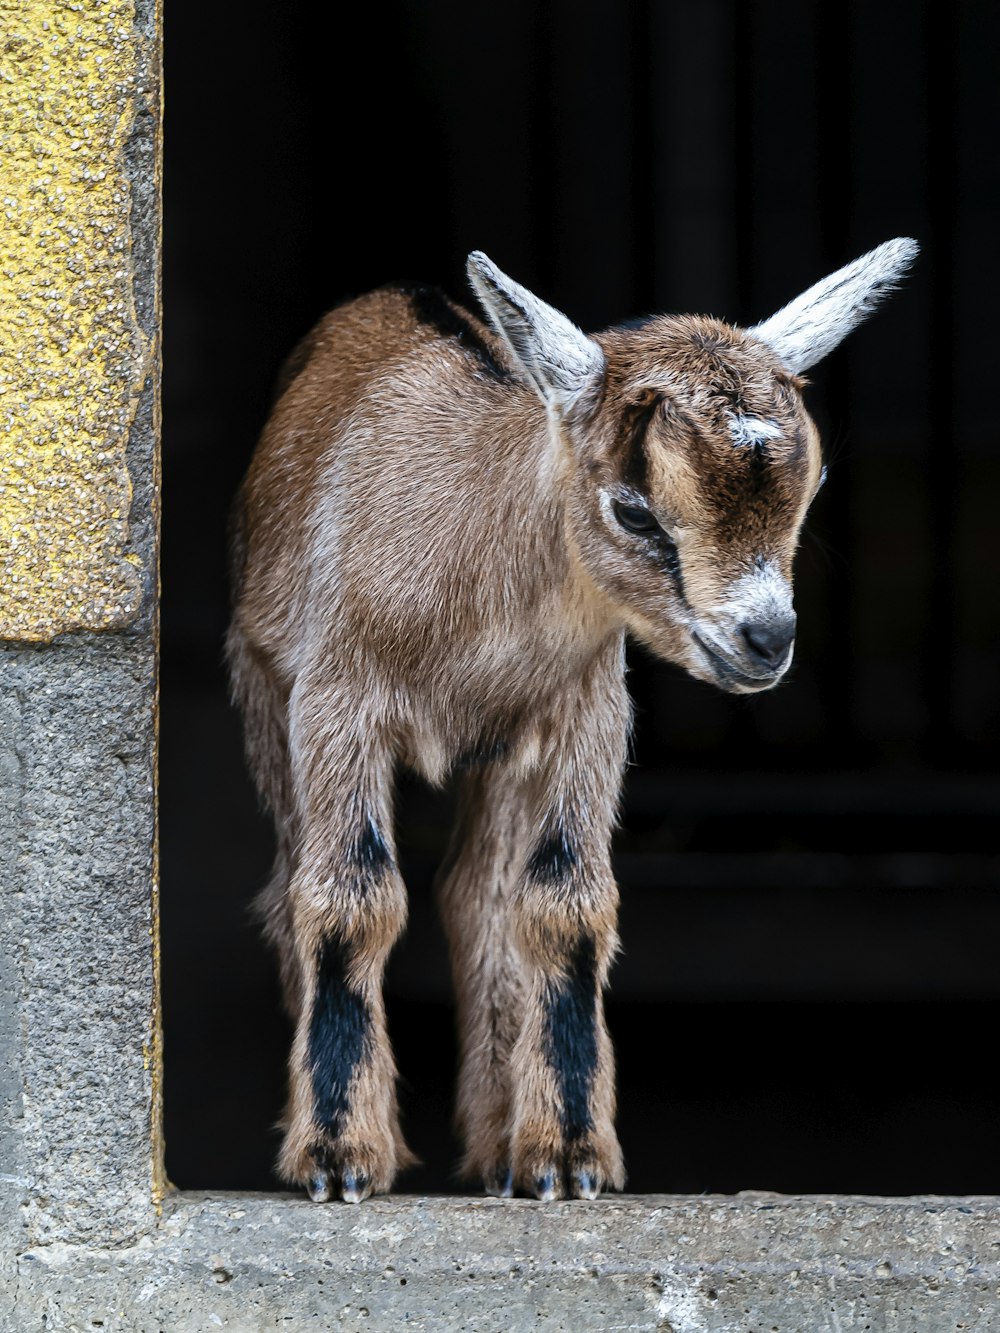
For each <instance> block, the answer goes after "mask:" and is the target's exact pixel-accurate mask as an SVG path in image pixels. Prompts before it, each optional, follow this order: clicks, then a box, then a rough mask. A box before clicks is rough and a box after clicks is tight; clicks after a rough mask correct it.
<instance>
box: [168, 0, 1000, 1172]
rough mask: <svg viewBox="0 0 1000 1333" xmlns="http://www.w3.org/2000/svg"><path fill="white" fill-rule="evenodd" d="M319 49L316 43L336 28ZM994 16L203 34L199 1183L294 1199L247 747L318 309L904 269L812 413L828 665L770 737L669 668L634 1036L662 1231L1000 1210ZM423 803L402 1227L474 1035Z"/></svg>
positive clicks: (194, 849) (186, 824) (924, 5)
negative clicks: (716, 1197) (261, 630)
mask: <svg viewBox="0 0 1000 1333" xmlns="http://www.w3.org/2000/svg"><path fill="white" fill-rule="evenodd" d="M307 15H308V16H307ZM997 50H1000V10H998V8H997V6H995V5H992V4H988V3H986V2H985V0H983V2H982V3H967V4H962V5H953V6H950V5H942V4H934V3H931V2H930V0H888V2H887V3H883V4H879V5H871V4H866V3H864V0H835V2H824V3H815V4H806V5H803V4H801V3H797V2H796V3H793V0H767V3H765V4H760V5H750V4H747V3H744V2H743V0H697V3H695V0H690V2H688V0H677V2H676V3H675V2H671V3H659V0H634V2H633V3H629V4H625V5H623V4H614V3H611V2H610V0H605V2H603V3H597V2H596V0H595V2H594V3H585V4H582V5H581V4H578V3H577V4H571V3H569V0H509V2H508V3H507V4H505V5H504V6H502V7H499V8H498V7H494V6H475V5H468V4H459V3H457V0H437V3H434V4H431V5H428V4H421V3H417V0H387V3H385V4H383V5H379V6H372V7H370V8H367V7H364V6H362V7H360V8H356V9H354V10H352V11H350V22H349V23H348V22H347V20H346V19H345V18H344V17H343V16H342V15H340V14H338V11H337V10H336V9H335V7H327V8H326V9H325V10H324V9H322V8H321V9H311V10H308V11H307V10H305V9H303V8H302V7H301V6H297V5H275V4H257V3H251V4H249V5H245V6H243V7H241V9H240V12H239V16H238V20H237V21H234V17H233V10H232V7H231V6H223V5H221V4H208V5H182V4H174V5H168V6H167V7H166V51H167V100H166V106H167V119H166V169H165V200H166V226H165V265H164V310H165V341H164V361H165V379H164V526H163V657H162V770H161V795H162V842H161V846H162V882H163V987H164V1007H163V1012H164V1024H165V1042H166V1045H165V1050H166V1078H165V1096H166V1133H167V1168H168V1172H169V1174H170V1176H171V1178H172V1179H173V1180H174V1182H175V1183H176V1184H178V1185H179V1186H182V1187H185V1188H209V1187H226V1188H244V1189H249V1188H252V1189H269V1188H277V1181H276V1180H275V1178H274V1177H273V1175H272V1174H271V1163H272V1160H273V1158H274V1155H275V1152H276V1148H277V1141H278V1140H277V1135H276V1132H275V1131H274V1129H273V1125H274V1122H275V1120H276V1119H277V1117H278V1115H279V1114H280V1110H281V1103H282V1098H283V1092H284V1061H285V1053H286V1048H287V1044H288V1040H289V1033H288V1031H287V1029H286V1024H285V1020H284V1019H283V1017H282V1015H281V1012H280V1007H279V1000H278V988H277V980H276V971H275V968H274V965H273V960H272V959H271V957H270V956H269V954H268V952H267V950H266V948H265V947H264V945H263V943H262V942H261V940H260V938H259V936H258V932H257V929H256V927H255V926H254V924H253V923H252V921H251V919H250V917H249V906H250V903H251V900H252V898H253V895H254V893H255V892H256V890H257V889H258V888H259V887H260V885H261V884H262V883H263V881H264V879H265V877H266V874H267V869H268V863H269V858H270V854H271V834H270V829H269V826H268V823H267V821H266V820H265V819H264V818H263V817H262V816H261V815H260V814H259V813H258V811H257V808H256V801H255V796H254V793H253V790H252V787H251V785H250V782H249V779H248V777H247V775H246V772H245V769H244V765H243V759H242V753H241V740H240V729H239V722H238V719H237V718H236V716H235V715H234V713H233V712H232V711H231V709H230V708H229V705H228V703H227V698H226V684H225V676H224V671H223V668H222V658H221V640H222V635H223V633H224V628H225V623H226V616H227V595H226V580H225V570H226V560H225V528H226V515H227V510H228V508H229V505H230V502H231V499H232V496H233V493H234V491H235V489H236V486H237V485H238V483H239V480H240V478H241V476H242V474H243V472H244V470H245V468H246V466H247V463H248V461H249V458H250V455H251V452H252V450H253V447H254V443H255V440H256V437H257V435H258V434H259V431H260V428H261V426H262V424H263V421H264V419H265V416H266V413H267V408H268V403H269V399H270V394H271V391H272V385H273V382H274V378H275V374H276V371H277V368H278V366H279V364H280V363H281V361H282V360H283V358H284V357H285V355H286V354H287V353H288V351H289V350H290V349H291V347H292V346H293V345H294V344H295V342H296V341H297V339H298V338H299V337H300V336H301V335H302V334H303V333H304V332H305V331H306V330H307V329H308V328H309V327H310V325H311V324H312V323H313V322H314V321H315V320H316V318H317V317H318V316H319V315H321V314H322V313H323V312H324V311H326V310H327V309H329V308H330V307H331V306H333V305H335V304H336V303H338V302H339V301H341V300H343V299H345V298H346V297H349V296H351V295H354V294H357V293H360V292H363V291H365V290H367V289H368V288H370V287H374V286H378V285H380V284H382V283H385V282H388V281H391V280H395V279H419V280H424V281H429V282H433V283H436V284H438V285H440V286H441V287H443V288H444V289H445V290H446V291H448V292H449V293H450V294H452V295H453V296H456V297H458V298H459V299H471V297H467V295H466V287H465V280H464V260H465V256H466V254H467V253H468V251H470V250H471V249H475V248H481V249H484V250H485V251H486V252H487V253H488V254H489V255H490V256H491V257H492V258H493V259H494V260H496V262H497V263H499V264H500V265H501V267H502V268H504V269H505V270H506V271H507V272H509V273H510V274H512V275H513V276H514V277H516V278H517V279H519V280H520V281H522V282H524V283H525V284H526V285H528V286H529V287H531V288H532V289H534V290H535V291H537V292H538V293H539V295H541V296H543V297H545V298H546V299H548V300H550V301H551V302H553V303H554V304H556V305H557V306H559V307H560V308H562V309H564V310H565V311H566V312H567V313H568V314H569V315H570V316H571V317H572V318H573V319H574V320H576V321H577V322H578V323H580V324H581V325H582V326H583V327H584V328H590V329H596V328H600V327H602V326H605V325H608V324H610V323H613V322H616V321H619V320H622V319H624V318H627V317H630V316H634V315H638V314H641V313H644V312H648V311H681V310H686V311H696V312H706V313H711V314H714V315H717V316H721V317H723V318H727V319H730V320H732V321H734V322H737V323H754V322H756V321H758V320H760V319H762V318H764V317H766V316H767V315H769V314H771V313H772V312H773V311H774V310H775V309H777V308H778V307H779V306H780V305H781V304H783V303H784V302H785V301H786V300H788V299H789V298H791V297H792V296H794V295H795V294H797V293H798V292H799V291H800V290H802V289H803V288H804V287H806V286H807V285H809V284H810V283H811V282H813V281H815V280H816V279H818V278H820V277H822V276H823V275H824V274H825V273H827V272H829V271H831V270H832V269H834V268H836V267H838V266H839V265H841V264H842V263H845V262H847V261H848V260H850V259H852V258H854V257H855V256H856V255H858V254H860V253H861V252H862V251H863V250H865V249H868V248H870V247H871V246H873V245H876V244H878V243H879V242H881V241H883V240H885V239H887V238H889V237H891V236H896V235H910V236H914V237H916V238H918V240H919V241H920V242H921V244H922V247H923V253H922V256H921V258H920V261H919V263H918V265H917V267H916V269H915V270H914V272H913V274H912V276H911V277H910V278H909V279H908V280H907V281H906V283H905V289H904V290H903V291H902V292H900V293H899V294H898V295H896V296H895V297H894V298H893V299H892V300H891V301H890V302H888V303H887V304H886V306H885V307H884V308H883V309H882V310H881V311H880V313H879V314H878V315H877V316H876V317H874V318H873V319H872V320H871V322H870V323H869V324H867V325H866V326H865V327H863V328H862V329H861V330H859V331H858V332H857V333H855V334H854V335H852V337H851V338H850V339H849V341H848V342H847V343H846V344H845V345H844V346H843V347H842V348H841V349H840V350H838V351H837V352H835V353H834V354H833V355H832V356H831V357H830V359H829V361H828V362H827V363H826V364H824V365H821V366H819V367H817V369H816V370H815V371H814V372H811V375H810V378H811V380H812V387H811V388H810V390H809V391H808V403H809V405H810V407H811V409H812V411H813V413H814V415H815V417H816V419H817V421H818V422H819V424H820V427H821V430H822V432H823V436H824V441H825V448H826V453H827V459H828V463H829V479H828V482H827V484H826V486H825V488H824V489H823V491H822V492H821V493H820V496H819V498H818V499H817V501H816V504H815V506H814V508H813V511H812V513H811V515H810V518H809V521H808V532H807V535H806V538H805V540H804V543H803V546H802V549H801V553H800V556H799V562H798V568H797V583H796V605H797V610H798V614H799V625H800V631H799V637H798V648H797V661H796V666H795V668H794V671H793V674H792V678H791V679H790V680H789V681H788V683H787V684H784V685H783V686H782V687H781V688H780V689H777V690H775V691H773V692H772V693H768V694H764V695H762V696H758V697H755V698H747V699H741V698H735V697H732V696H726V695H723V694H722V693H720V692H718V691H713V690H712V689H711V688H710V687H708V686H706V685H702V684H699V683H697V682H695V681H693V680H691V679H689V678H687V677H686V676H684V675H683V674H682V673H681V672H680V671H679V670H677V669H676V668H673V667H670V666H667V665H664V664H661V663H657V662H654V661H652V660H650V659H649V658H647V657H645V656H644V655H643V654H642V653H640V652H635V653H634V654H633V655H632V672H631V677H630V683H631V689H632V693H633V695H634V698H635V701H636V730H635V763H634V766H633V767H632V768H631V769H630V771H629V774H628V781H627V787H626V793H625V802H624V813H623V819H622V826H621V830H620V832H619V834H618V837H617V842H616V863H617V869H618V873H619V877H620V881H621V886H622V896H623V908H622V918H621V934H622V939H623V942H624V953H623V955H622V958H621V959H620V961H619V963H618V965H617V966H616V968H615V971H614V973H613V976H612V989H611V998H610V1000H609V1017H610V1022H611V1025H612V1030H613V1034H614V1037H615V1041H616V1045H617V1050H618V1060H619V1101H620V1116H619V1128H620V1133H621V1137H622V1142H623V1146H624V1150H625V1155H626V1159H627V1163H628V1167H629V1188H630V1190H633V1191H637V1192H638V1191H691V1192H701V1191H735V1190H739V1189H745V1188H761V1189H774V1190H781V1191H789V1192H799V1191H801V1192H825V1191H833V1192H840V1193H848V1192H863V1193H870V1194H913V1193H924V1192H931V1193H953V1194H966V1193H976V1194H981V1193H1000V1165H998V1162H997V1155H996V1152H995V1147H994V1138H995V1136H994V1132H993V1131H994V1125H995V1117H994V1115H993V1110H992V1084H993V1078H992V1076H991V1074H990V1070H991V1068H992V1067H993V1065H994V1063H995V1061H994V1059H993V1050H994V1042H993V1035H994V1032H995V1030H996V1024H997V1020H998V1018H1000V969H998V968H997V965H996V955H997V951H998V943H1000V894H998V887H1000V860H998V857H997V854H996V847H995V829H996V820H997V813H998V811H1000V784H998V782H997V779H996V776H995V768H996V758H997V742H998V739H1000V707H998V702H997V682H998V680H1000V636H998V632H997V631H998V627H1000V598H998V596H997V587H998V585H1000V549H998V540H997V521H996V511H997V506H998V499H1000V450H998V447H997V426H996V408H995V406H994V404H993V401H992V396H991V391H990V389H989V384H990V382H991V379H992V376H993V374H994V367H995V366H996V365H997V364H998V363H1000V346H998V341H1000V337H998V325H997V321H996V318H995V313H994V307H995V304H996V293H997V291H998V282H997V279H998V271H997V270H998V262H997V246H996V237H997V235H998V234H1000V226H998V222H1000V218H998V204H1000V159H998V152H997V142H998V138H997V133H996V127H997V89H998V81H997V78H996V52H997ZM448 816H449V795H448V793H447V792H445V793H435V792H430V791H428V790H427V789H426V788H424V787H423V786H421V785H420V784H419V783H418V782H416V781H415V780H411V779H407V778H405V777H404V778H403V779H402V781H401V784H400V799H399V828H398V836H399V840H400V845H401V854H402V859H403V865H404V870H405V873H406V877H407V880H408V883H409V885H410V887H411V894H412V907H411V923H410V927H409V930H408V932H407V935H406V937H405V939H404V941H403V943H402V944H401V946H400V947H399V949H398V951H397V954H396V956H395V958H394V960H393V963H392V967H391V974H390V979H389V986H388V997H389V1013H390V1026H391V1030H392V1035H393V1039H394V1043H395V1046H396V1050H397V1056H398V1062H399V1065H400V1069H401V1072H402V1091H401V1095H402V1101H403V1108H404V1117H405V1125H406V1129H407V1133H408V1136H409V1138H410V1141H411V1145H412V1146H413V1147H414V1149H415V1150H416V1151H417V1152H418V1154H419V1155H420V1156H421V1158H422V1159H423V1163H424V1165H423V1166H422V1167H420V1168H418V1169H415V1170H414V1171H413V1172H412V1173H410V1174H408V1175H407V1176H405V1177H404V1178H403V1179H402V1181H401V1182H400V1183H401V1187H402V1188H403V1189H404V1190H420V1191H437V1192H441V1191H450V1190H454V1189H456V1188H459V1186H457V1185H456V1182H455V1180H454V1176H453V1169H454V1163H455V1161H456V1160H457V1149H456V1145H455V1143H454V1142H453V1140H452V1137H451V1134H450V1130H449V1124H450V1116H451V1099H452V1088H453V1082H454V1060H455V1049H454V1041H453V1036H452V1025H453V1013H452V1009H451V1004H450V988H449V984H448V979H447V960H446V956H445V951H444V946H443V939H442V936H441V933H440V930H439V927H438V925H437V922H436V919H435V916H434V912H433V905H432V901H431V891H430V882H431V878H432V875H433V871H434V867H435V865H436V863H437V861H438V859H439V858H440V856H441V854H442V851H443V847H444V842H445V839H446V835H447V823H448Z"/></svg>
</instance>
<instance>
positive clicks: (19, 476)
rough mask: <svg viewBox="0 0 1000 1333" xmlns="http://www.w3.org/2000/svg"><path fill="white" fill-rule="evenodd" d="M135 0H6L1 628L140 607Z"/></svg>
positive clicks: (0, 144) (19, 632) (144, 343)
mask: <svg viewBox="0 0 1000 1333" xmlns="http://www.w3.org/2000/svg"><path fill="white" fill-rule="evenodd" d="M133 20H134V13H133V6H132V4H131V3H127V2H126V0H0V638H4V639H15V640H34V641H47V640H50V639H51V638H52V637H53V636H54V635H56V634H59V633H62V632H64V631H67V630H75V629H91V630H100V629H111V628H115V627H120V626H122V625H125V624H127V623H128V621H129V620H131V619H132V618H133V617H134V616H135V614H136V613H137V611H138V609H139V604H140V597H141V571H140V569H139V568H138V566H139V564H140V561H139V558H138V556H136V555H135V554H134V553H133V552H131V551H130V549H129V526H128V521H129V506H130V504H131V499H132V495H131V487H130V484H129V477H128V471H127V469H126V465H125V448H126V443H127V441H128V434H129V429H130V426H131V423H132V419H133V416H134V413H135V409H136V404H137V401H138V396H139V393H140V390H141V388H142V385H143V382H144V380H145V378H146V376H147V374H148V373H149V369H150V365H151V348H150V345H149V342H148V340H147V339H145V338H144V336H143V334H142V332H141V330H140V329H139V327H138V324H137V321H136V315H135V309H134V305H133V281H132V261H131V248H130V247H131V233H130V204H131V200H130V191H129V183H128V179H127V174H126V163H125V145H126V142H127V139H128V135H129V132H130V129H131V126H132V121H133V116H134V110H135V106H136V102H137V93H138V79H139V71H140V68H141V51H140V43H139V37H138V34H137V32H136V30H135V27H134V22H133Z"/></svg>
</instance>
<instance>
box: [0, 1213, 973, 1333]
mask: <svg viewBox="0 0 1000 1333" xmlns="http://www.w3.org/2000/svg"><path fill="white" fill-rule="evenodd" d="M11 1276H12V1278H13V1283H12V1286H11V1287H10V1288H9V1289H8V1301H10V1300H11V1297H12V1298H13V1306H12V1307H11V1306H10V1305H8V1310H9V1311H10V1314H9V1315H8V1321H5V1320H4V1319H3V1314H2V1308H3V1307H2V1304H0V1325H2V1327H3V1328H4V1329H8V1328H9V1329H22V1328H24V1329H28V1328H31V1329H34V1328H45V1329H50V1330H51V1329H93V1328H102V1329H103V1330H104V1333H120V1331H121V1330H130V1331H131V1330H142V1331H143V1333H146V1331H147V1330H158V1329H163V1330H168V1331H169V1333H205V1330H210V1329H213V1328H229V1329H237V1330H248V1331H250V1330H257V1329H274V1328H282V1329H291V1330H296V1329H306V1328H308V1329H328V1328H345V1329H397V1328H404V1327H405V1328H408V1329H414V1330H425V1329H426V1330H441V1329H445V1330H452V1329H473V1330H476V1331H477V1333H488V1331H490V1330H497V1333H501V1331H503V1333H507V1331H508V1330H521V1329H532V1330H535V1329H539V1330H557V1329H570V1330H573V1333H583V1331H584V1330H591V1329H594V1330H610V1329H615V1330H625V1329H628V1330H645V1329H650V1330H652V1329H657V1330H661V1333H732V1331H733V1330H741V1331H742V1330H746V1331H747V1333H750V1330H753V1331H754V1333H757V1331H759V1333H819V1330H826V1329H829V1330H837V1331H838V1333H847V1330H872V1331H875V1330H882V1329H885V1330H890V1329H891V1330H894V1333H925V1331H926V1333H950V1330H972V1329H975V1330H982V1329H1000V1200H997V1199H978V1198H969V1199H944V1198H925V1199H868V1198H835V1199H834V1198H830V1199H823V1198H786V1197H782V1196H778V1195H766V1194H743V1195H739V1196H736V1197H720V1196H712V1197H701V1198H685V1197H676V1196H645V1197H628V1196H624V1197H617V1198H606V1199H602V1200H600V1201H598V1202H597V1203H594V1204H581V1203H561V1204H539V1203H536V1202H534V1201H529V1200H511V1201H504V1200H494V1199H476V1198H459V1199H456V1198H408V1197H405V1196H397V1197H394V1198H391V1199H378V1200H372V1201H369V1202H368V1203H366V1204H364V1205H362V1206H361V1207H357V1208H354V1207H349V1206H346V1205H339V1204H331V1205H327V1206H322V1207H321V1206H317V1205H315V1204H310V1203H309V1202H308V1201H306V1200H304V1199H300V1198H294V1197H290V1196H284V1195H273V1196H266V1197H261V1196H259V1195H241V1194H217V1195H209V1194H176V1195H173V1196H170V1197H169V1198H168V1199H167V1200H166V1202H165V1203H164V1205H163V1215H162V1217H161V1219H160V1221H159V1223H158V1225H157V1226H156V1228H155V1229H154V1230H153V1231H152V1232H151V1233H150V1234H149V1235H147V1236H146V1237H145V1238H143V1239H142V1240H141V1241H139V1242H138V1243H137V1244H135V1245H132V1246H128V1247H125V1248H121V1249H108V1248H103V1247H102V1248H90V1247H74V1246H68V1245H66V1244H63V1243H56V1244H52V1245H48V1246H37V1247H36V1248H34V1249H31V1250H28V1251H26V1252H24V1253H22V1254H21V1255H19V1256H18V1259H17V1262H16V1273H14V1274H12V1275H11ZM11 1318H12V1320H13V1322H10V1320H11Z"/></svg>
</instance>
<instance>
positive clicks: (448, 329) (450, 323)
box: [400, 285, 513, 380]
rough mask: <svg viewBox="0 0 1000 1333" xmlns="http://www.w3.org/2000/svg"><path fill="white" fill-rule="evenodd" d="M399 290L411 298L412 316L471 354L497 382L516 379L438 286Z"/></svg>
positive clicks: (466, 317)
mask: <svg viewBox="0 0 1000 1333" xmlns="http://www.w3.org/2000/svg"><path fill="white" fill-rule="evenodd" d="M400 290H401V291H402V292H404V293H405V294H406V296H408V297H409V300H410V306H411V308H412V310H413V313H414V315H415V316H416V318H417V319H418V320H419V322H420V323H421V324H426V325H428V327H430V328H432V329H434V330H435V331H436V332H437V333H440V334H441V336H442V337H443V338H451V339H454V340H455V341H456V342H458V343H459V344H460V345H461V346H462V347H463V348H464V349H465V350H466V351H467V352H471V353H472V355H473V356H474V357H475V358H476V360H477V361H478V362H479V363H480V365H481V367H482V368H483V369H484V370H485V371H487V372H488V373H489V374H490V375H492V376H493V377H494V379H498V380H510V379H512V378H513V377H512V375H511V373H510V371H509V370H508V368H507V367H506V366H505V365H503V363H502V362H500V361H498V360H497V359H496V356H495V354H494V352H493V349H492V347H490V345H489V343H488V342H487V341H486V340H485V338H484V337H483V336H482V334H481V333H480V332H479V330H478V329H477V328H476V327H475V325H474V324H473V323H472V322H471V321H470V320H469V318H468V316H467V315H466V314H465V313H464V311H463V310H462V309H461V308H460V307H459V306H457V305H454V304H453V303H452V302H451V301H449V300H448V298H447V297H446V296H445V294H444V292H442V291H440V290H439V289H438V288H437V287H425V286H422V285H414V286H406V287H401V288H400Z"/></svg>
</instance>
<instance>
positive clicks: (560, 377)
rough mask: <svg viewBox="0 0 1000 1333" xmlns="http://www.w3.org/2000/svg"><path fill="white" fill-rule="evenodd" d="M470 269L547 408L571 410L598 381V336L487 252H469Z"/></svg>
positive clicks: (494, 320)
mask: <svg viewBox="0 0 1000 1333" xmlns="http://www.w3.org/2000/svg"><path fill="white" fill-rule="evenodd" d="M467 271H468V274H469V281H470V282H471V283H472V286H473V289H474V290H475V293H476V295H477V296H478V297H479V299H480V301H481V302H482V304H483V309H484V310H485V311H486V314H487V316H488V318H489V321H490V323H491V324H492V325H493V327H494V328H495V329H496V331H497V333H499V335H500V337H501V338H502V339H503V340H504V342H505V343H506V344H507V346H508V347H509V348H510V351H511V353H512V354H513V357H514V362H515V364H516V366H517V367H519V368H520V370H521V371H522V373H523V375H524V378H525V379H526V380H527V381H528V383H529V384H530V385H531V387H532V388H533V389H534V390H535V392H536V393H537V394H538V396H539V397H540V398H541V400H542V402H543V403H545V405H546V406H547V407H554V408H558V409H566V408H568V407H570V406H571V404H572V403H573V402H574V401H576V400H577V399H578V398H579V397H580V395H581V394H583V393H585V392H586V390H587V389H588V388H590V387H591V386H592V385H593V384H595V383H596V381H597V380H598V379H599V378H600V376H601V374H602V372H603V370H604V354H603V352H602V351H601V349H600V347H598V345H597V343H595V342H594V341H593V339H592V338H588V337H587V335H586V334H585V333H583V332H582V331H581V330H580V329H578V328H577V327H576V325H575V324H574V323H573V322H572V321H571V320H568V319H567V318H566V316H565V315H563V314H561V313H560V312H559V311H558V310H556V309H555V307H554V306H550V305H546V303H545V302H544V301H540V300H539V299H538V297H537V296H535V295H533V293H531V292H529V291H528V289H527V287H522V286H521V284H520V283H518V282H515V281H514V280H513V278H508V277H507V275H506V273H501V271H500V270H499V269H498V268H497V266H496V264H494V263H493V261H492V260H490V259H487V257H486V255H484V254H483V252H482V251H481V250H474V251H473V252H472V254H471V255H469V262H468V270H467Z"/></svg>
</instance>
